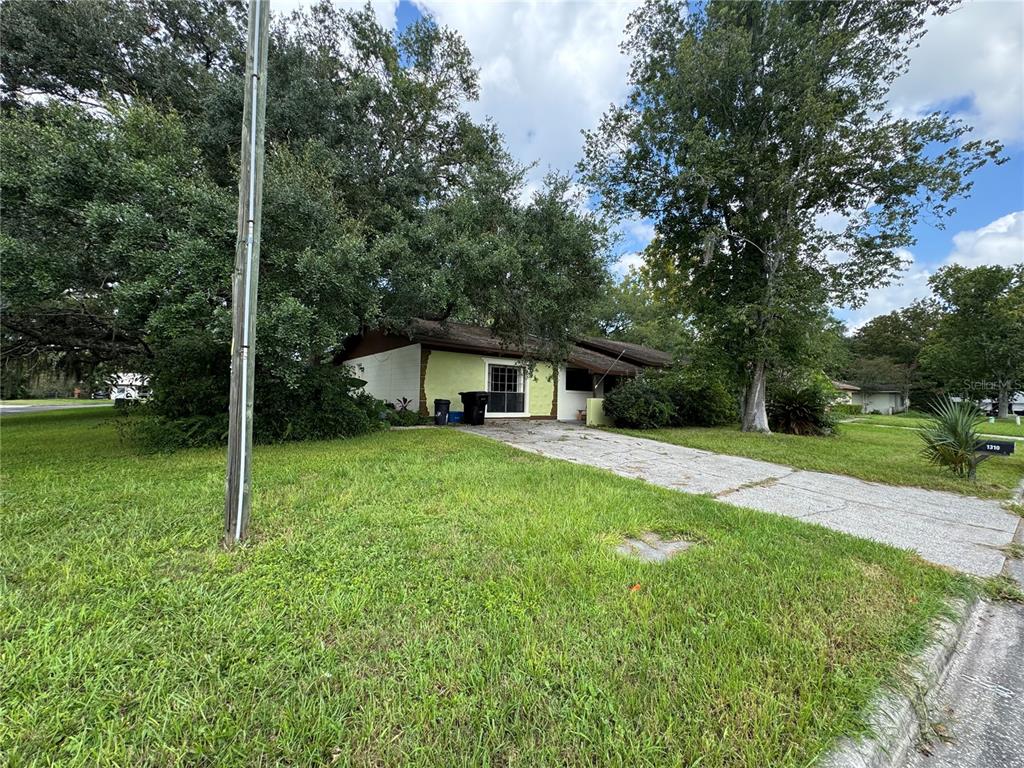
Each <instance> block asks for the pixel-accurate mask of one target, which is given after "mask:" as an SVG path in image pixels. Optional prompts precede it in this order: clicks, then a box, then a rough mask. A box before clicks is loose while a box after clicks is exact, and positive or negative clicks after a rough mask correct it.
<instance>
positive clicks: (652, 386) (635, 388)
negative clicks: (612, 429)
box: [604, 376, 675, 429]
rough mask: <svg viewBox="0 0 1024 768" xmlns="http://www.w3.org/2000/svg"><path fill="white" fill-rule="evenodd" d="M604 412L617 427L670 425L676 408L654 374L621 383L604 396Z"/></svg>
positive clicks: (638, 427) (653, 427) (654, 427)
mask: <svg viewBox="0 0 1024 768" xmlns="http://www.w3.org/2000/svg"><path fill="white" fill-rule="evenodd" d="M604 412H605V415H606V416H608V418H610V419H611V420H612V421H613V422H614V423H615V426H617V427H627V428H630V429H657V428H658V427H667V426H668V425H669V423H670V422H671V420H672V418H673V417H674V416H675V408H674V407H673V405H672V402H671V401H670V400H669V398H668V397H667V396H666V394H665V392H664V391H663V390H662V389H661V387H659V386H658V384H657V382H656V381H655V378H654V377H653V376H638V377H637V378H635V379H630V380H629V381H625V382H623V383H622V384H620V385H619V386H618V387H616V388H615V389H613V390H612V391H611V392H609V393H607V394H606V395H605V397H604Z"/></svg>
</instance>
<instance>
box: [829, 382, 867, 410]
mask: <svg viewBox="0 0 1024 768" xmlns="http://www.w3.org/2000/svg"><path fill="white" fill-rule="evenodd" d="M832 386H833V387H835V388H836V391H838V392H839V396H838V397H837V398H836V402H837V403H843V404H844V405H853V396H854V394H856V393H858V392H860V387H858V386H857V385H856V384H849V383H847V382H845V381H836V380H835V379H832Z"/></svg>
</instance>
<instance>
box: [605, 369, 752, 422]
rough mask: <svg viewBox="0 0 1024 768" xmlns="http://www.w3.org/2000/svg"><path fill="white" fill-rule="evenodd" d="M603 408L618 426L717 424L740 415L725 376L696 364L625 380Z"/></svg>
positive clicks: (606, 399)
mask: <svg viewBox="0 0 1024 768" xmlns="http://www.w3.org/2000/svg"><path fill="white" fill-rule="evenodd" d="M604 411H605V414H606V415H607V416H608V417H609V418H611V419H612V420H613V421H614V422H615V425H616V426H619V427H628V428H631V429H656V428H658V427H716V426H722V425H725V424H731V423H734V422H735V421H736V419H737V417H738V410H737V405H736V398H735V397H734V396H733V395H732V393H731V392H729V388H728V387H727V386H726V384H725V379H724V378H723V377H722V376H721V375H719V374H718V373H717V372H716V371H714V370H712V369H710V368H703V367H697V366H688V367H686V368H680V369H676V370H672V371H668V372H665V373H651V372H648V373H645V374H643V375H641V376H638V377H637V378H635V379H631V380H629V381H626V382H624V383H623V384H621V385H620V386H619V387H618V388H616V389H614V390H612V391H611V392H609V393H608V394H607V395H606V396H605V399H604Z"/></svg>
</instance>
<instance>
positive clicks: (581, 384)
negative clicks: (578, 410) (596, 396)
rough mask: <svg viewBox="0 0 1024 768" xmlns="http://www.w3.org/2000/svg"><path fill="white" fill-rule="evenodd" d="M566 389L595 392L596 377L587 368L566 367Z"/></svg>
mask: <svg viewBox="0 0 1024 768" xmlns="http://www.w3.org/2000/svg"><path fill="white" fill-rule="evenodd" d="M565 389H566V391H568V392H593V391H594V379H593V377H592V376H591V375H590V371H588V370H587V369H586V368H566V369H565Z"/></svg>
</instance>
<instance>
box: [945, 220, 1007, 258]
mask: <svg viewBox="0 0 1024 768" xmlns="http://www.w3.org/2000/svg"><path fill="white" fill-rule="evenodd" d="M945 263H946V264H963V265H964V266H965V267H977V266H980V265H982V264H999V265H1002V266H1010V265H1011V264H1021V263H1024V211H1014V212H1013V213H1008V214H1006V215H1005V216H1002V217H1001V218H998V219H996V220H995V221H993V222H992V223H991V224H987V225H985V226H984V227H982V228H981V229H968V230H965V231H963V232H958V233H957V234H955V235H953V252H952V253H951V254H950V255H949V256H948V257H947V258H946V261H945Z"/></svg>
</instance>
